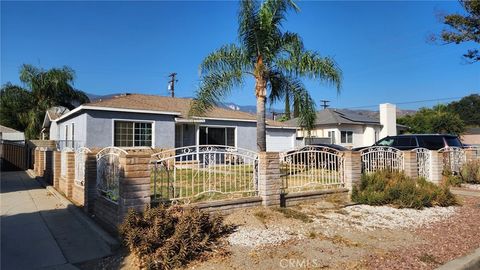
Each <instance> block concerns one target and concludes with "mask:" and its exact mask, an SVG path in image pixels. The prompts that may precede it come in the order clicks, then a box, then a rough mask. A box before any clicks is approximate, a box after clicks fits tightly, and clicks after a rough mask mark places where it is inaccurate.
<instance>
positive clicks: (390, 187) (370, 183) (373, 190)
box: [352, 171, 457, 209]
mask: <svg viewBox="0 0 480 270" xmlns="http://www.w3.org/2000/svg"><path fill="white" fill-rule="evenodd" d="M352 201H354V202H357V203H363V204H368V205H393V206H395V207H399V208H415V209H422V208H423V207H431V206H450V205H455V204H457V200H456V198H455V196H454V195H453V194H452V193H451V192H450V190H449V189H448V186H445V185H443V186H437V185H435V184H433V183H431V182H427V181H426V180H425V179H423V178H420V179H413V178H411V177H408V176H406V175H405V174H404V173H403V172H390V171H378V172H375V173H371V174H364V175H362V180H361V183H360V185H359V186H358V187H357V186H355V187H354V188H353V190H352Z"/></svg>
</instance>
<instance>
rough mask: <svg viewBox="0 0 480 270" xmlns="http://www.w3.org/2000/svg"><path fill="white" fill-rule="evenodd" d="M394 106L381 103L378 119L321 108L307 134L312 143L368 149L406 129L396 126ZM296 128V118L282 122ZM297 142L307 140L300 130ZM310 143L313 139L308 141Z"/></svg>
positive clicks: (303, 131) (350, 112) (304, 133)
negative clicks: (380, 140) (382, 139)
mask: <svg viewBox="0 0 480 270" xmlns="http://www.w3.org/2000/svg"><path fill="white" fill-rule="evenodd" d="M396 119H397V117H396V106H395V105H394V104H389V103H385V104H380V116H379V118H373V117H371V116H367V115H363V114H360V113H356V112H353V111H349V110H339V109H324V110H322V111H319V112H317V118H316V120H315V126H314V128H313V130H311V131H310V136H311V137H313V141H315V139H317V140H316V141H318V142H323V143H333V144H338V145H341V146H344V147H347V148H354V147H362V146H369V145H372V144H374V143H375V142H376V141H378V140H379V139H381V138H384V137H386V136H392V135H397V130H401V129H406V127H405V126H402V125H397V124H396ZM285 124H286V125H293V126H298V118H294V119H291V120H289V121H286V122H285ZM297 137H298V138H300V139H303V138H306V137H309V136H308V132H307V131H306V130H303V129H300V128H299V129H298V130H297ZM310 140H311V141H312V139H310Z"/></svg>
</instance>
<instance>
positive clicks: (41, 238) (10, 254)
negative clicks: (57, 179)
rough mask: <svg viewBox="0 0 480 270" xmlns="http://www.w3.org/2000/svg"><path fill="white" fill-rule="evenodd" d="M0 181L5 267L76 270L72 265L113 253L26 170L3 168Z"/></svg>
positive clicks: (2, 254) (2, 244)
mask: <svg viewBox="0 0 480 270" xmlns="http://www.w3.org/2000/svg"><path fill="white" fill-rule="evenodd" d="M0 180H1V182H0V190H1V194H0V203H1V209H0V214H1V217H0V223H1V257H0V258H1V265H0V268H1V269H3V270H7V269H37V268H42V269H76V268H75V267H74V266H72V264H74V263H79V262H84V261H88V260H92V259H96V258H101V257H105V256H108V255H110V254H111V252H110V248H109V247H108V245H107V244H106V243H105V242H104V241H103V240H102V239H101V238H100V237H98V235H96V234H95V233H93V232H92V231H91V230H90V228H88V227H86V226H84V225H83V223H82V222H80V220H78V218H77V217H76V216H75V215H73V214H72V213H71V212H70V211H69V210H68V209H67V208H66V206H64V205H63V204H62V203H61V202H60V201H59V200H58V199H57V198H56V197H55V196H52V194H50V193H49V192H48V191H47V190H46V189H44V188H42V187H41V186H40V184H39V183H38V182H37V181H36V180H34V179H32V178H31V177H30V176H29V175H28V174H27V173H26V172H2V173H1V178H0Z"/></svg>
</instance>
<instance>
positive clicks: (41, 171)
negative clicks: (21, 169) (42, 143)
mask: <svg viewBox="0 0 480 270" xmlns="http://www.w3.org/2000/svg"><path fill="white" fill-rule="evenodd" d="M44 170H45V150H44V149H43V148H42V149H40V150H38V172H37V176H39V177H43V174H44Z"/></svg>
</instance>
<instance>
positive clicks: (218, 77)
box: [190, 0, 340, 151]
mask: <svg viewBox="0 0 480 270" xmlns="http://www.w3.org/2000/svg"><path fill="white" fill-rule="evenodd" d="M290 9H293V10H295V11H298V7H297V6H296V5H295V3H294V2H293V1H291V0H266V1H264V2H263V3H261V4H260V3H259V2H257V1H251V0H242V1H241V3H240V12H239V16H238V22H239V27H238V36H239V41H240V42H239V43H240V44H239V45H237V44H229V45H225V46H223V47H221V48H220V49H218V50H217V51H215V52H213V53H211V54H210V55H208V56H207V57H206V58H205V59H204V60H203V62H202V63H201V65H200V69H201V74H202V83H201V85H200V88H199V90H198V92H197V95H196V98H195V100H194V101H193V103H192V107H191V110H190V113H191V114H192V115H193V114H195V115H201V114H203V113H205V112H206V111H207V110H209V109H211V108H212V107H213V106H214V105H216V104H217V103H218V102H220V101H221V100H222V99H223V98H225V97H226V96H227V95H228V94H230V92H231V91H232V89H233V88H235V87H240V86H242V85H243V83H244V80H245V77H247V76H250V77H253V79H254V80H255V96H256V99H257V148H258V150H259V151H265V150H266V138H265V137H266V136H265V135H266V122H265V104H266V100H267V92H268V93H269V95H268V98H269V100H270V101H271V102H275V101H277V100H280V99H283V98H285V97H286V96H287V95H288V96H293V97H294V99H295V100H296V101H297V104H299V106H298V110H299V115H300V124H301V125H303V126H305V127H306V128H311V126H312V125H313V121H314V120H315V102H314V101H313V99H312V98H311V96H310V94H309V93H308V91H307V90H306V89H305V87H304V85H303V84H302V83H301V81H299V80H298V77H297V76H296V75H302V76H307V77H310V78H319V79H321V80H322V81H325V82H328V83H333V84H336V85H337V87H338V89H339V87H340V75H339V71H338V68H337V67H336V66H335V64H334V63H333V62H332V63H331V64H332V65H331V66H330V67H329V68H326V67H325V66H323V65H319V64H324V62H325V61H323V60H324V59H322V58H319V57H318V56H317V55H316V54H315V53H313V52H308V51H305V50H302V61H301V63H302V66H301V68H297V67H294V66H293V64H292V63H293V62H289V61H288V59H290V58H291V57H290V56H289V55H290V54H291V53H290V52H289V50H290V51H291V48H293V47H294V46H299V47H301V48H303V45H302V44H301V39H300V37H299V36H298V35H297V34H294V33H290V32H282V30H281V27H282V23H283V22H284V21H285V16H286V13H287V11H288V10H290ZM303 57H305V59H303ZM293 68H295V70H298V72H297V73H296V72H295V71H294V69H293ZM331 69H333V70H337V71H338V73H337V75H338V76H330V73H327V72H326V70H331Z"/></svg>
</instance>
